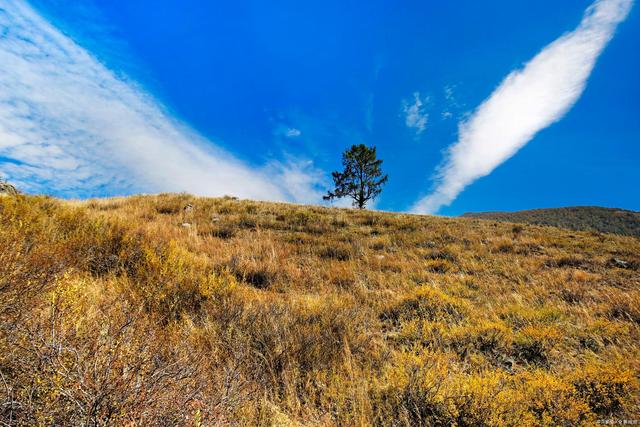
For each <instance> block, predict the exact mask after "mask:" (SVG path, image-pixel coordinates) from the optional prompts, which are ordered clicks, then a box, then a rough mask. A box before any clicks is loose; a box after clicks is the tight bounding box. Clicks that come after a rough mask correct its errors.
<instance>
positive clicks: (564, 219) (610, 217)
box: [462, 206, 640, 237]
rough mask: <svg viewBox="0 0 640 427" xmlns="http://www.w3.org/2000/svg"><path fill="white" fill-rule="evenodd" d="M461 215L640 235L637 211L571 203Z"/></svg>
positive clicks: (639, 220) (639, 214)
mask: <svg viewBox="0 0 640 427" xmlns="http://www.w3.org/2000/svg"><path fill="white" fill-rule="evenodd" d="M462 217H464V218H477V219H489V220H493V221H507V222H522V223H527V224H538V225H550V226H553V227H560V228H567V229H569V230H583V231H588V230H593V231H599V232H601V233H613V234H621V235H625V236H636V237H640V212H634V211H628V210H624V209H613V208H601V207H597V206H574V207H568V208H551V209H534V210H528V211H520V212H478V213H465V214H464V215H462Z"/></svg>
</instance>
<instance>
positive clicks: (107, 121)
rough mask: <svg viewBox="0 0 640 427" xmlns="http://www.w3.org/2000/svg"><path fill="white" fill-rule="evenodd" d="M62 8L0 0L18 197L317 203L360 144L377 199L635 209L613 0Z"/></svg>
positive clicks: (5, 151)
mask: <svg viewBox="0 0 640 427" xmlns="http://www.w3.org/2000/svg"><path fill="white" fill-rule="evenodd" d="M68 3H69V2H66V1H62V0H37V1H32V2H30V3H29V2H26V1H23V0H0V29H1V30H2V33H0V93H1V94H0V174H2V175H3V176H5V177H6V178H8V179H10V180H12V181H14V182H17V183H18V185H20V186H21V187H23V188H25V189H26V190H27V191H31V192H47V193H50V194H54V195H57V196H64V197H89V196H104V195H114V194H129V193H135V192H156V191H183V190H185V191H189V192H194V193H197V194H210V195H221V194H237V195H240V196H241V197H249V198H257V199H274V200H288V201H297V202H302V203H320V202H321V201H320V199H321V195H322V193H323V192H324V191H326V189H327V188H328V187H329V185H330V181H329V173H330V171H331V170H335V169H338V168H339V166H340V165H339V161H340V153H341V151H342V150H343V149H345V148H346V147H348V146H350V145H351V144H354V143H361V142H362V143H366V144H369V145H375V146H377V148H378V153H379V156H380V157H381V158H382V159H384V165H383V166H384V168H385V170H386V172H387V173H388V174H389V176H390V179H389V182H388V184H387V186H386V188H385V189H384V191H383V193H382V195H381V197H380V198H379V200H378V201H377V203H376V208H378V209H384V210H393V211H413V212H422V213H439V214H444V215H458V214H461V213H463V212H467V211H485V210H519V209H528V208H536V207H553V206H568V205H602V206H616V207H623V208H629V209H634V210H640V197H639V196H640V191H638V189H637V186H638V184H637V183H638V182H640V168H639V167H638V160H639V159H640V144H638V137H639V136H640V120H638V117H639V113H640V101H639V100H640V79H639V78H638V76H640V55H638V52H640V25H639V24H640V12H638V10H637V7H632V6H633V2H632V1H631V0H600V1H596V2H595V3H593V2H591V1H578V0H566V1H562V2H558V1H535V2H534V1H529V2H513V1H506V0H505V1H486V2H478V1H472V0H468V1H462V0H459V1H450V2H424V1H404V2H397V1H389V0H387V1H381V0H373V1H368V2H363V1H358V2H355V1H333V0H326V1H322V2H320V1H317V2H316V1H309V2H299V1H288V0H287V1H285V0H275V1H269V2H267V1H247V2H217V1H214V2H205V1H195V0H180V1H178V0H163V1H160V2H158V1H156V2H151V1H147V0H138V1H135V2H132V1H127V0H79V1H76V2H73V3H72V5H69V4H68ZM235 3H238V4H235ZM508 76H509V77H508Z"/></svg>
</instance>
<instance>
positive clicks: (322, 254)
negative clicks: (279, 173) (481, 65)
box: [0, 195, 640, 426]
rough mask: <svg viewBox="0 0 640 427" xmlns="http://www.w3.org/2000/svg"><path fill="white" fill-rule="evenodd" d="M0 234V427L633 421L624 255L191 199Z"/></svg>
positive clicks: (611, 246) (387, 220) (78, 214)
mask: <svg viewBox="0 0 640 427" xmlns="http://www.w3.org/2000/svg"><path fill="white" fill-rule="evenodd" d="M187 203H192V204H193V205H194V209H193V211H192V212H185V211H184V210H183V207H184V206H185V205H186V204H187ZM0 219H1V221H2V222H1V223H2V227H1V228H0V247H2V250H1V251H0V374H1V378H0V379H1V381H0V404H1V405H2V406H0V421H2V422H4V423H8V424H12V423H13V424H15V425H34V424H39V423H44V424H56V425H60V424H65V425H66V424H71V425H77V424H80V423H82V422H86V423H98V424H100V423H106V422H110V423H113V424H118V425H120V424H123V423H126V422H130V423H132V424H139V425H151V424H159V425H175V424H185V425H247V424H249V425H297V424H299V423H300V424H305V425H371V424H378V425H416V424H423V425H452V424H453V425H461V426H462V425H581V424H585V425H591V424H593V423H594V422H595V420H597V419H601V418H611V417H617V418H637V417H638V414H637V408H638V406H637V405H638V400H639V392H638V373H639V372H640V371H639V368H640V271H639V269H640V267H639V266H640V256H639V254H640V241H639V240H638V239H635V238H629V237H619V236H613V235H599V234H593V233H582V232H571V233H570V232H568V231H563V230H560V229H554V228H549V227H538V226H531V225H527V226H524V227H523V230H522V231H520V230H519V229H514V228H513V227H512V226H510V225H508V224H504V223H495V224H494V223H491V222H488V221H476V220H468V219H452V218H437V217H419V216H408V215H395V214H385V213H375V212H359V211H353V210H339V209H325V208H319V207H300V206H294V205H284V204H273V203H256V202H249V201H235V200H230V199H197V198H193V197H190V196H186V195H161V196H145V197H142V196H140V197H130V198H123V199H108V200H98V201H87V202H62V201H58V200H54V199H48V198H42V197H25V196H19V197H3V198H0ZM183 223H188V224H190V225H189V226H183V225H182V224H183ZM613 257H615V258H621V259H624V260H626V261H628V262H629V268H626V269H623V268H617V267H616V266H614V265H613V264H611V263H610V260H611V258H613Z"/></svg>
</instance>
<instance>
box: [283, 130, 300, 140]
mask: <svg viewBox="0 0 640 427" xmlns="http://www.w3.org/2000/svg"><path fill="white" fill-rule="evenodd" d="M300 135H302V131H301V130H300V129H296V128H288V129H287V132H286V133H285V136H286V137H287V138H297V137H299V136H300Z"/></svg>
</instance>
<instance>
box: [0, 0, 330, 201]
mask: <svg viewBox="0 0 640 427" xmlns="http://www.w3.org/2000/svg"><path fill="white" fill-rule="evenodd" d="M0 33H1V34H0V174H1V175H4V176H5V177H6V178H8V179H10V180H11V181H13V182H15V183H17V184H18V185H19V186H20V187H21V188H23V189H26V190H28V191H33V192H46V193H50V194H58V195H66V196H77V197H85V196H95V195H105V194H123V193H132V192H141V191H144V192H155V191H188V192H192V193H196V194H202V195H222V194H234V195H237V196H240V197H247V198H255V199H270V200H294V201H295V200H298V199H299V195H300V194H305V192H304V190H301V189H300V186H303V187H305V186H307V187H306V188H307V189H309V190H310V192H307V193H306V196H305V200H307V199H308V194H313V193H311V191H312V190H313V188H314V186H316V185H317V182H315V177H316V176H317V173H316V172H315V171H313V172H312V173H310V174H309V175H306V171H305V169H304V168H302V167H301V166H300V165H299V164H295V165H292V169H291V170H289V169H288V165H287V164H286V163H279V167H278V168H277V170H274V168H273V167H272V166H271V165H265V166H264V167H261V168H255V167H250V166H249V165H247V164H245V163H243V162H241V161H240V160H238V159H237V158H235V157H233V156H232V155H231V154H229V153H227V152H225V151H224V150H222V149H220V148H219V147H216V146H215V145H213V144H212V143H211V142H210V141H208V140H206V139H205V138H203V137H202V136H200V135H198V134H197V133H196V132H194V131H193V130H191V129H189V128H188V127H187V126H185V125H184V124H182V123H180V122H179V121H178V120H176V119H174V118H173V117H172V116H171V114H169V113H168V112H167V111H166V109H164V107H163V106H162V105H161V104H160V103H159V102H158V101H157V100H156V99H154V98H153V96H152V95H150V94H149V93H147V92H146V91H145V90H144V89H142V88H141V87H140V86H138V85H137V84H135V83H134V82H132V81H130V80H128V79H126V78H125V77H122V76H120V75H118V74H116V73H115V72H113V71H111V70H109V69H108V68H107V67H106V66H104V65H103V64H102V63H101V62H99V61H98V60H97V59H96V58H94V57H93V56H92V55H91V54H90V53H89V52H88V51H86V50H85V49H83V48H82V47H81V46H79V45H78V44H76V43H75V42H74V41H73V40H72V39H70V38H69V37H67V36H66V35H64V34H63V33H62V32H61V31H59V30H58V29H56V28H55V27H54V26H53V25H51V24H50V23H49V22H48V21H46V20H45V19H44V18H42V17H41V16H40V15H39V14H38V13H37V12H36V11H35V10H34V9H33V8H32V7H31V6H29V5H28V4H27V3H26V2H25V1H22V0H2V1H0ZM274 173H278V174H279V175H278V176H276V177H274V176H273V174H274ZM269 175H271V176H269ZM281 178H283V179H284V178H286V181H287V182H286V183H282V184H280V183H281V182H283V179H281ZM296 179H298V180H300V181H299V182H296V183H294V184H297V185H293V184H292V182H291V181H292V180H293V181H295V180H296ZM290 188H294V189H295V191H290V190H289V189H290Z"/></svg>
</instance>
